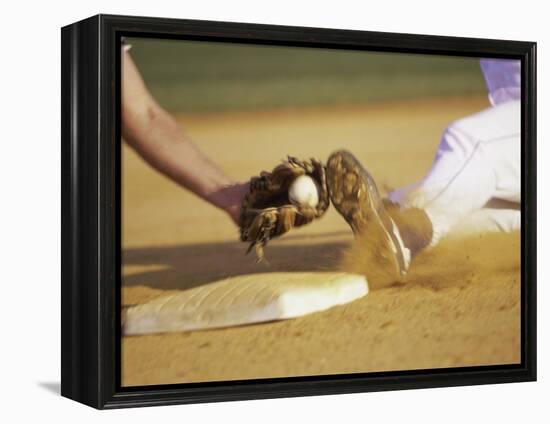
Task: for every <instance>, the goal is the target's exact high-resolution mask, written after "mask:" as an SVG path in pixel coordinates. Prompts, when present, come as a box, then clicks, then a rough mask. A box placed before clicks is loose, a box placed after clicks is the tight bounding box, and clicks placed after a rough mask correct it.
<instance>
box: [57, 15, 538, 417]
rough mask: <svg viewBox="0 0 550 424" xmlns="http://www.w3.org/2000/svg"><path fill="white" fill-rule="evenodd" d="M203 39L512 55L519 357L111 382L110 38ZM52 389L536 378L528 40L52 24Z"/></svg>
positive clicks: (114, 68)
mask: <svg viewBox="0 0 550 424" xmlns="http://www.w3.org/2000/svg"><path fill="white" fill-rule="evenodd" d="M124 36H141V37H150V38H163V39H186V40H211V41H229V42H240V43H255V44H274V45H285V46H307V47H323V48H332V49H355V50H370V51H386V52H406V53H423V54H443V55H455V56H484V57H507V58H515V59H519V60H521V63H522V147H521V153H522V178H521V185H522V223H521V224H522V235H521V254H522V256H521V277H522V284H521V302H522V309H521V346H522V347H521V363H520V364H518V365H502V366H480V367H468V368H447V369H437V370H419V371H404V372H378V373H368V374H353V375H331V376H319V377H296V378H281V379H263V380H247V381H227V382H216V383H193V384H181V385H162V386H144V387H130V388H122V387H121V384H120V368H121V353H120V340H121V338H120V337H121V334H120V319H121V318H120V302H121V298H120V296H121V295H120V275H121V273H120V271H121V265H120V262H121V236H120V230H121V218H120V194H121V188H120V183H121V181H120V175H121V174H120V159H121V153H120V125H119V122H120V65H121V64H120V40H121V37H124ZM61 46H62V60H61V69H62V72H61V86H62V91H61V100H62V102H61V103H62V107H61V116H62V124H61V135H62V139H61V146H62V149H61V151H62V153H61V154H62V158H61V159H62V171H61V181H62V184H61V187H62V204H61V209H62V217H61V228H62V234H61V236H62V264H61V270H62V281H61V286H62V290H61V291H62V293H61V295H62V310H61V312H62V322H61V330H62V345H61V348H62V349H61V352H62V357H61V364H62V367H61V372H62V373H61V394H62V395H63V396H65V397H68V398H71V399H74V400H76V401H79V402H82V403H84V404H87V405H89V406H92V407H94V408H99V409H103V408H119V407H134V406H145V405H168V404H181V403H196V402H213V401H228V400H243V399H260V398H275V397H289V396H306V395H325V394H336V393H352V392H364V391H380V390H397V389H414V388H426V387H443V386H458V385H474V384H494V383H508V382H525V381H534V380H536V43H534V42H525V41H503V40H488V39H473V38H457V37H441V36H429V35H411V34H391V33H382V32H365V31H349V30H336V29H319V28H302V27H286V26H274V25H257V24H242V23H228V22H209V21H196V20H178V19H161V18H145V17H130V16H111V15H97V16H94V17H91V18H88V19H85V20H83V21H80V22H77V23H74V24H72V25H69V26H66V27H64V28H62V31H61Z"/></svg>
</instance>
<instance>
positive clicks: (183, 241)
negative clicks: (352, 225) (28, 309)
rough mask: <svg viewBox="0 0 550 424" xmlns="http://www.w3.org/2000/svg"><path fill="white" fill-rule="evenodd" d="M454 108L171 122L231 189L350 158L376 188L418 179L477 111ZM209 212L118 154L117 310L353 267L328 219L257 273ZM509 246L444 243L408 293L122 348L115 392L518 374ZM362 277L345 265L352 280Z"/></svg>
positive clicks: (281, 243) (378, 293)
mask: <svg viewBox="0 0 550 424" xmlns="http://www.w3.org/2000/svg"><path fill="white" fill-rule="evenodd" d="M486 105H487V102H486V100H485V99H480V98H469V99H451V100H446V101H442V100H431V101H422V102H409V103H401V104H396V103H392V104H385V105H379V106H376V107H375V106H372V107H354V108H326V109H307V110H296V111H280V112H271V113H268V112H256V113H225V114H211V115H200V116H192V115H185V116H181V123H182V125H183V126H184V127H185V128H186V130H187V132H188V133H189V134H190V135H192V137H193V138H194V139H195V140H196V141H197V143H198V144H199V145H200V146H201V148H202V149H203V150H204V151H205V152H206V153H207V154H209V155H211V156H212V157H213V158H215V159H216V161H217V162H218V163H219V164H220V165H221V166H222V167H223V169H224V170H225V171H226V172H227V173H228V174H229V175H231V176H233V177H234V178H235V179H236V180H246V179H248V178H249V177H250V176H251V175H253V174H257V173H258V172H259V171H260V170H262V169H271V168H272V167H273V166H274V165H275V163H276V162H277V161H278V160H280V159H282V158H284V157H285V156H286V155H287V154H292V155H295V156H298V157H304V158H308V157H310V156H316V157H318V158H321V159H323V160H325V159H326V158H327V156H328V155H329V154H330V153H331V152H332V151H333V150H335V149H338V148H342V147H344V148H347V149H349V150H350V151H352V152H354V153H355V154H356V155H357V156H358V157H359V158H360V159H361V160H362V161H363V162H364V163H365V165H366V166H367V167H368V168H369V170H370V171H371V172H372V174H373V175H374V176H375V177H376V178H377V180H378V181H379V182H380V184H381V185H382V187H386V188H387V187H398V186H400V185H405V184H408V183H411V182H413V181H415V180H417V179H418V178H420V177H421V176H422V175H423V174H424V172H425V171H426V170H427V169H428V167H429V166H430V164H431V162H432V159H433V155H434V151H435V148H436V146H437V144H438V141H439V137H440V134H441V131H442V130H443V128H444V127H445V126H446V125H447V124H448V123H449V122H450V121H452V120H453V119H456V118H459V117H461V116H464V115H466V114H469V113H472V112H475V111H477V110H480V109H481V108H483V107H485V106H486ZM236 239H237V229H236V228H235V227H234V225H233V224H232V223H231V222H230V220H229V219H228V218H227V217H226V216H225V214H224V213H222V212H220V211H218V210H215V209H214V208H212V207H211V206H209V205H207V204H206V203H204V202H202V201H200V200H198V199H197V198H195V197H194V196H193V195H191V194H189V193H187V192H185V191H184V190H182V189H180V188H179V187H177V186H176V185H175V184H173V183H172V182H170V181H168V180H167V179H165V178H164V177H162V176H160V175H158V174H156V173H155V171H153V170H152V169H150V168H149V167H148V166H147V165H145V164H144V163H143V162H142V161H141V159H139V158H138V157H137V156H136V155H135V153H134V152H132V151H130V150H129V149H128V148H126V147H124V149H123V248H124V252H123V293H122V298H123V306H128V305H133V304H138V303H142V302H145V301H148V300H150V299H153V298H155V297H157V296H160V295H164V294H167V293H171V292H174V291H176V290H181V289H185V288H189V287H194V286H197V285H200V284H204V283H207V282H210V281H213V280H216V279H219V278H223V277H227V276H232V275H238V274H244V273H253V272H268V271H293V270H296V271H309V270H333V269H337V268H340V267H342V259H341V258H342V256H343V253H344V252H348V253H347V254H348V258H349V256H350V255H351V256H352V257H353V255H358V254H360V249H361V246H356V245H354V242H353V237H352V235H351V231H350V230H349V227H348V226H347V225H346V224H345V223H344V221H343V220H342V219H341V218H340V217H339V215H338V214H337V213H336V211H335V210H334V208H331V209H330V210H329V211H328V213H327V214H326V216H325V217H324V218H323V219H322V220H321V221H319V222H318V223H316V224H315V225H312V226H309V227H307V228H304V229H301V230H298V231H295V232H293V233H291V234H289V235H287V236H285V237H283V238H282V239H280V240H276V241H274V242H272V243H271V244H270V246H269V247H268V249H267V251H266V253H267V259H268V261H266V262H265V263H261V264H256V263H255V262H254V258H253V257H252V256H245V255H244V252H245V250H246V246H245V245H244V244H242V243H240V242H237V241H236ZM519 261H520V244H519V234H507V235H504V234H496V235H485V236H476V237H474V238H470V239H467V240H460V241H457V240H446V241H444V242H443V243H441V244H440V245H439V246H437V247H436V248H434V249H432V250H430V251H427V252H425V253H423V254H421V255H419V256H418V257H417V260H416V262H415V263H414V264H413V266H412V268H411V272H410V274H409V276H408V277H407V284H404V285H395V284H394V285H389V286H387V287H384V288H378V289H376V288H375V289H374V290H372V291H371V293H370V294H369V295H368V296H366V297H364V298H362V299H360V300H357V301H355V302H352V303H350V304H347V305H343V306H338V307H335V308H332V309H330V310H328V311H325V312H320V313H315V314H312V315H309V316H306V317H303V318H299V319H295V320H289V321H281V322H274V323H267V324H259V325H250V326H244V327H238V328H231V329H223V330H213V331H202V332H192V333H180V334H162V335H151V336H137V337H125V338H124V339H123V341H122V344H123V355H122V373H123V375H122V383H123V385H128V386H133V385H146V384H169V383H185V382H198V381H215V380H234V379H250V378H270V377H286V376H302V375H319V374H334V373H353V372H368V371H385V370H403V369H421V368H438V367H456V366H470V365H486V364H509V363H517V362H519V361H520V338H519V336H520V302H519V301H520V295H519V293H520V274H519V272H520V262H519ZM357 267H360V265H358V264H356V266H355V268H357Z"/></svg>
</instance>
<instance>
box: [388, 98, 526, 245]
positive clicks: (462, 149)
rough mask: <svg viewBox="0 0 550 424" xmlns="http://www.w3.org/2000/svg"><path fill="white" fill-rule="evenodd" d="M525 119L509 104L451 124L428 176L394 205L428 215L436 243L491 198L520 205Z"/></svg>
mask: <svg viewBox="0 0 550 424" xmlns="http://www.w3.org/2000/svg"><path fill="white" fill-rule="evenodd" d="M520 118H521V110H520V102H519V101H510V102H507V103H503V104H500V105H497V106H494V107H490V108H488V109H486V110H483V111H481V112H479V113H477V114H475V115H472V116H469V117H466V118H463V119H460V120H458V121H456V122H454V123H452V124H451V125H449V127H447V129H446V130H445V132H444V133H443V136H442V138H441V142H440V144H439V147H438V150H437V153H436V157H435V160H434V162H433V165H432V167H431V169H430V171H429V172H428V174H427V175H426V176H425V177H424V178H423V179H422V180H421V181H420V182H418V183H416V184H414V185H412V186H409V187H405V188H403V189H398V190H395V191H394V192H392V193H390V195H389V198H390V200H392V201H393V202H396V203H399V204H400V205H402V207H404V208H407V207H417V208H421V209H424V210H425V211H426V213H427V214H428V216H429V217H430V219H431V221H432V224H433V229H434V238H433V240H432V244H433V243H436V242H437V241H438V240H439V238H441V237H442V236H444V235H445V234H447V233H448V232H449V231H450V230H451V229H452V228H453V227H454V226H455V225H457V224H458V223H459V222H460V221H461V220H463V219H464V218H466V217H467V216H468V215H470V214H471V213H472V212H474V211H477V210H479V209H481V208H482V207H483V206H484V205H485V204H486V203H487V202H488V201H489V200H490V199H492V198H495V197H497V198H502V199H505V200H509V201H513V202H520V198H521V195H520V192H521V188H520V185H521V179H520V175H521V169H520V162H521V161H520V158H521V140H520V137H521V120H520Z"/></svg>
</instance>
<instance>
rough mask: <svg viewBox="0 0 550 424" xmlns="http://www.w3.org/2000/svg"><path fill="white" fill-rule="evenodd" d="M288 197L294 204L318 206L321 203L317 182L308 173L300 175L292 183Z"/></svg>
mask: <svg viewBox="0 0 550 424" xmlns="http://www.w3.org/2000/svg"><path fill="white" fill-rule="evenodd" d="M288 198H289V200H290V202H291V203H292V204H293V205H294V206H298V207H299V206H309V207H312V208H314V207H316V206H317V204H318V203H319V188H318V187H317V183H316V182H315V180H314V179H313V178H311V177H309V176H307V175H301V176H299V177H298V178H296V179H295V180H294V181H293V182H292V184H290V187H289V189H288Z"/></svg>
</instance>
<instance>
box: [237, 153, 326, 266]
mask: <svg viewBox="0 0 550 424" xmlns="http://www.w3.org/2000/svg"><path fill="white" fill-rule="evenodd" d="M301 175H307V176H309V177H311V178H312V179H313V180H314V181H315V182H316V184H317V188H318V195H319V196H318V197H319V201H318V203H317V205H316V206H315V207H311V206H307V205H305V206H300V205H295V204H292V203H291V202H290V200H289V196H288V190H289V187H290V185H291V184H292V182H293V181H294V180H295V179H296V178H297V177H299V176H301ZM329 205H330V198H329V194H328V188H327V181H326V173H325V167H324V166H323V164H322V163H321V162H320V161H318V160H315V159H311V160H310V161H304V162H302V161H300V160H298V159H296V158H294V157H291V156H289V157H288V160H286V161H283V163H281V164H280V165H278V166H276V167H275V168H274V169H273V171H271V172H265V171H264V172H262V173H261V174H260V176H257V177H252V178H251V180H250V190H249V192H248V193H247V194H246V195H245V197H244V199H243V202H242V205H241V215H240V230H241V240H242V241H246V242H250V246H249V248H248V250H247V252H246V253H249V252H250V251H251V250H252V248H253V247H255V249H256V259H257V261H258V262H260V261H261V260H262V259H263V257H264V247H265V246H266V244H267V243H268V242H269V240H271V239H272V238H275V237H278V236H280V235H282V234H284V233H286V232H288V231H290V230H291V229H292V228H294V227H300V226H302V225H305V224H308V223H310V222H311V221H313V220H314V219H317V218H320V217H321V216H322V215H323V214H324V213H325V212H326V210H327V209H328V207H329Z"/></svg>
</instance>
